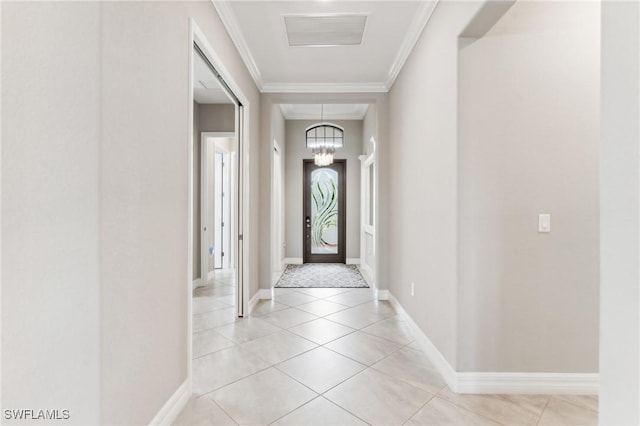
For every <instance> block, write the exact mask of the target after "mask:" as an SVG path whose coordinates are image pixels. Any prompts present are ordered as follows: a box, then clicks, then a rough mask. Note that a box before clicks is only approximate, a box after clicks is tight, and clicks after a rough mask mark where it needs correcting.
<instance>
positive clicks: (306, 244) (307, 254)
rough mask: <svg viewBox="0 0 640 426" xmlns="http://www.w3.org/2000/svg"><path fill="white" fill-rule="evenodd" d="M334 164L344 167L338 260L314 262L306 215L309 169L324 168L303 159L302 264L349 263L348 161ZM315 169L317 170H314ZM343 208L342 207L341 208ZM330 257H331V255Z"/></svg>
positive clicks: (341, 182) (339, 186) (340, 186)
mask: <svg viewBox="0 0 640 426" xmlns="http://www.w3.org/2000/svg"><path fill="white" fill-rule="evenodd" d="M333 163H334V164H341V165H342V176H341V179H340V181H339V182H338V223H339V224H340V225H341V226H340V227H339V228H338V254H337V255H336V257H337V260H333V259H326V260H325V259H323V260H318V259H316V260H313V262H312V259H311V257H312V256H313V255H312V254H311V247H310V245H311V240H310V238H309V237H308V235H307V229H308V227H307V223H306V215H307V212H308V211H307V208H309V209H310V207H308V206H310V204H309V203H310V201H311V200H310V198H309V197H310V193H311V191H310V190H309V185H310V184H311V182H309V176H308V173H307V167H312V170H314V169H320V168H323V167H318V166H316V165H315V163H314V160H309V159H303V160H302V173H303V179H302V182H303V186H302V188H303V190H302V191H303V193H302V203H303V204H302V263H346V261H347V160H346V159H340V160H333ZM314 167H315V168H314ZM340 206H342V207H340ZM315 256H322V255H315ZM329 256H330V255H329Z"/></svg>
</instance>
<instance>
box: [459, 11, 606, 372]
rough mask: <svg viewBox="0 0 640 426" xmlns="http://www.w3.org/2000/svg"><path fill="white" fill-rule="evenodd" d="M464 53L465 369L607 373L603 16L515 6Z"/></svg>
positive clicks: (461, 154) (462, 338) (461, 112)
mask: <svg viewBox="0 0 640 426" xmlns="http://www.w3.org/2000/svg"><path fill="white" fill-rule="evenodd" d="M468 42H469V43H470V44H468V45H466V46H465V47H463V48H461V49H460V56H459V63H458V72H459V88H458V89H459V98H458V99H459V104H458V119H459V134H458V189H459V193H458V203H459V204H458V209H459V210H458V214H459V222H458V223H459V229H458V232H459V235H458V242H459V248H458V250H459V251H458V259H459V263H458V332H459V334H458V366H457V369H458V371H506V372H572V373H593V372H597V371H598V322H599V316H598V281H599V253H598V244H599V235H598V233H599V226H598V222H599V208H598V202H599V198H598V172H599V170H598V155H599V134H600V126H599V123H600V106H599V104H600V65H599V64H600V4H599V3H597V2H517V3H516V4H515V5H514V6H513V7H512V8H511V9H510V10H509V11H508V12H507V13H506V14H505V15H504V16H503V17H502V19H501V20H500V21H499V22H498V23H497V24H496V25H495V26H494V27H493V28H492V29H491V30H490V31H489V32H488V33H487V34H486V35H485V36H484V37H483V38H481V39H479V40H478V39H476V40H469V41H468ZM539 213H550V214H551V219H552V231H551V233H550V234H540V233H538V229H537V225H538V224H537V220H538V214H539Z"/></svg>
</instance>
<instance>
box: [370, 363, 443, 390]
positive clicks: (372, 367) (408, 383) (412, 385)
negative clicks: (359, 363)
mask: <svg viewBox="0 0 640 426" xmlns="http://www.w3.org/2000/svg"><path fill="white" fill-rule="evenodd" d="M386 358H387V357H385V358H383V359H381V360H380V361H378V362H376V364H379V363H381V362H382V361H384V360H385V359H386ZM374 365H375V364H374ZM374 365H371V366H370V367H369V368H370V369H372V370H373V371H375V372H376V373H380V374H383V375H385V376H387V377H390V378H392V379H395V380H400V381H401V382H403V383H404V384H407V385H409V386H411V387H413V388H416V389H419V390H421V391H422V392H426V393H428V394H430V395H433V396H436V395H437V394H438V393H440V392H441V391H442V389H440V390H439V391H438V392H436V393H434V392H431V391H428V390H426V389H423V388H421V387H420V386H418V385H416V384H414V383H411V382H409V381H407V380H405V379H403V378H402V377H397V376H393V375H391V374H389V373H387V372H385V371H382V370H378V369H377V368H375V367H374ZM442 387H443V388H444V387H446V385H442Z"/></svg>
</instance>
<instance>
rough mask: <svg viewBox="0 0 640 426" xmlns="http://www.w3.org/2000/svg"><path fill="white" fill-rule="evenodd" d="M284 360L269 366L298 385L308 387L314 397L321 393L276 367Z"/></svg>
mask: <svg viewBox="0 0 640 426" xmlns="http://www.w3.org/2000/svg"><path fill="white" fill-rule="evenodd" d="M284 362H285V361H282V362H279V363H277V364H274V365H272V366H271V368H275V369H276V370H278V371H279V372H281V373H282V374H284V375H285V376H287V377H288V378H290V379H291V380H293V381H295V382H297V383H298V384H300V385H302V386H304V387H305V388H307V389H309V390H310V391H311V392H313V393H315V394H316V397H318V396H320V395H322V394H321V393H320V392H318V391H316V390H314V389H312V388H311V387H310V386H308V385H306V384H304V383H302V382H301V381H300V380H298V379H296V378H295V377H293V376H292V375H291V374H289V373H287V372H286V371H284V370H282V369H281V368H278V365H280V364H282V363H284ZM313 399H315V398H313ZM303 405H304V404H303ZM298 408H300V407H298ZM296 409H297V408H296ZM292 411H293V410H292ZM290 412H291V411H290ZM287 414H289V413H287Z"/></svg>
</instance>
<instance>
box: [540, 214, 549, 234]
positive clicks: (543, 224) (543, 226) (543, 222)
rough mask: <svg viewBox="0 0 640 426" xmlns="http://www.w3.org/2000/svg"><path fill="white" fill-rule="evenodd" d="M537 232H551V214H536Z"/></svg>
mask: <svg viewBox="0 0 640 426" xmlns="http://www.w3.org/2000/svg"><path fill="white" fill-rule="evenodd" d="M538 232H540V233H545V234H548V233H549V232H551V215H550V214H547V213H541V214H539V215H538Z"/></svg>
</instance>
